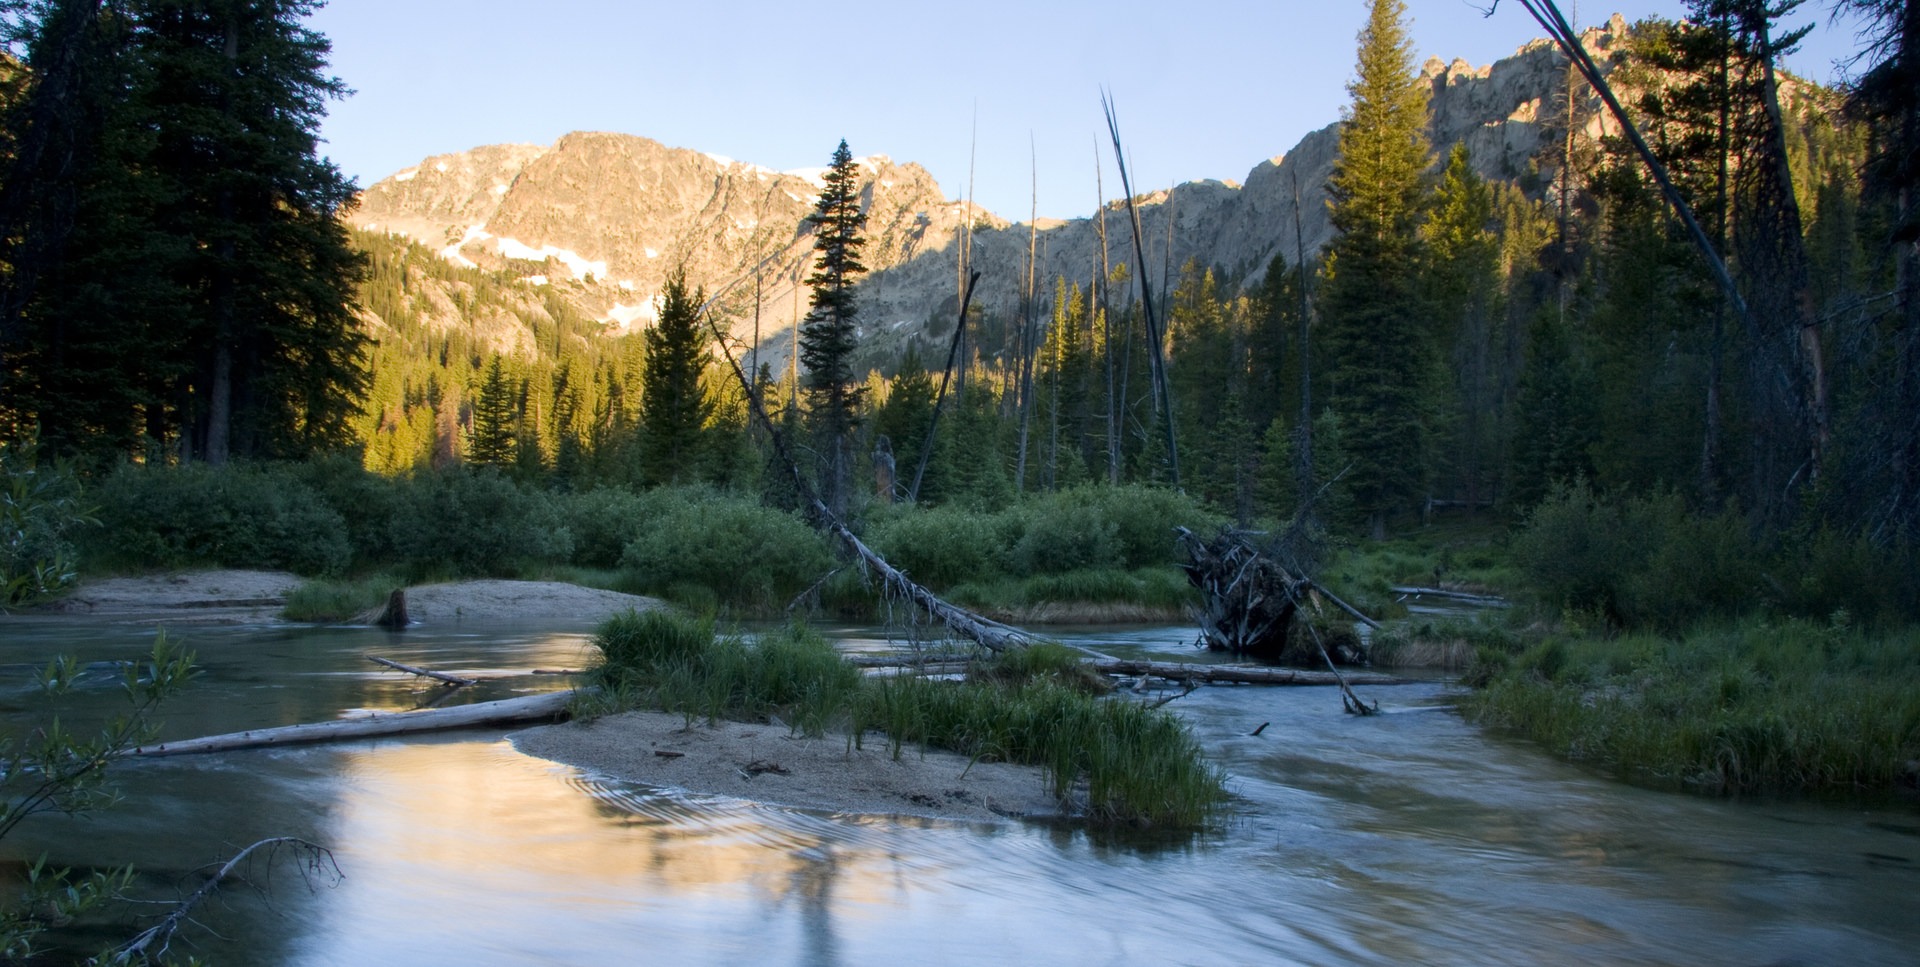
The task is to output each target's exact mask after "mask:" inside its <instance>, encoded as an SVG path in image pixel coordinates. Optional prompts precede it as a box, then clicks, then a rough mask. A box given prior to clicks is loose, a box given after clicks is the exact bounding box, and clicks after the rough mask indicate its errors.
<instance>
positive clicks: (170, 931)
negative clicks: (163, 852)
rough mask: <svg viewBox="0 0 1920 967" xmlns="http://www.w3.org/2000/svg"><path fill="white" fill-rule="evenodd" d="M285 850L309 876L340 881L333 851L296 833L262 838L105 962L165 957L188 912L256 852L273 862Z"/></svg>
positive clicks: (138, 960)
mask: <svg viewBox="0 0 1920 967" xmlns="http://www.w3.org/2000/svg"><path fill="white" fill-rule="evenodd" d="M282 850H291V851H293V852H295V853H297V854H298V855H299V859H300V866H301V869H302V870H303V871H304V872H305V874H306V875H308V876H313V875H319V874H330V875H331V876H332V878H333V879H334V880H335V881H336V882H338V881H339V879H340V876H341V874H340V865H339V864H338V863H336V862H334V859H333V851H332V850H330V849H327V848H326V847H324V846H319V845H316V844H313V843H309V842H307V841H306V840H304V839H299V838H297V837H293V836H275V837H273V838H271V839H263V840H261V841H259V842H257V843H254V844H253V845H252V846H249V847H247V848H246V849H243V850H241V851H240V852H238V853H235V854H234V855H233V858H232V859H229V860H227V861H226V862H225V863H222V864H221V865H220V868H219V869H218V870H216V871H215V872H214V874H213V875H212V876H210V877H208V878H207V882H205V883H203V884H201V885H200V888H199V889H197V890H195V891H193V892H192V893H189V894H187V897H186V899H184V900H181V901H180V902H179V903H176V904H174V907H173V910H172V912H170V913H168V914H167V915H166V916H165V917H162V918H161V919H160V922H159V923H156V924H154V925H153V926H151V927H148V928H147V929H145V930H142V931H140V933H138V934H137V935H135V936H134V938H133V939H132V940H129V941H127V942H126V943H124V944H121V945H120V946H118V947H116V948H114V950H113V952H112V953H111V954H108V955H107V959H106V963H109V964H135V963H139V964H145V963H152V962H154V961H156V960H159V959H160V958H162V957H165V956H166V953H167V947H168V946H170V945H171V944H172V943H173V935H174V934H175V933H176V932H178V931H179V929H180V925H181V924H183V923H186V922H187V920H188V916H187V915H188V914H190V913H192V912H193V908H194V907H196V906H198V905H199V904H200V901H202V900H205V899H206V898H207V897H209V896H212V895H213V892H214V891H215V890H217V889H219V888H220V884H221V883H223V882H225V881H226V880H227V878H228V877H230V876H233V875H234V873H235V872H236V871H237V870H239V869H240V867H241V866H242V865H244V864H245V863H246V862H247V860H248V858H250V857H251V856H253V854H255V853H257V852H261V851H265V852H266V854H267V857H268V861H269V862H271V861H272V858H273V856H274V854H277V853H279V852H280V851H282Z"/></svg>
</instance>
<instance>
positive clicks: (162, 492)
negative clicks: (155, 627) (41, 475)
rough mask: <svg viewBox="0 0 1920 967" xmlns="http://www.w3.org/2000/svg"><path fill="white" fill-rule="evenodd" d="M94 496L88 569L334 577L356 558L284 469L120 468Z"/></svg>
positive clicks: (341, 527)
mask: <svg viewBox="0 0 1920 967" xmlns="http://www.w3.org/2000/svg"><path fill="white" fill-rule="evenodd" d="M93 496H94V499H95V500H97V501H98V502H99V504H100V522H101V524H102V525H103V526H102V527H100V528H99V529H97V530H96V531H94V532H93V533H91V534H89V535H88V539H87V541H86V543H85V544H84V545H83V550H84V551H85V553H86V556H87V559H88V561H89V562H90V563H91V564H95V565H104V566H106V567H110V568H111V567H122V568H181V567H195V566H202V567H205V566H221V567H243V568H275V569H285V570H289V571H294V572H297V573H300V574H335V573H339V572H340V571H342V570H344V569H345V568H346V567H347V564H348V563H349V562H350V561H351V559H352V556H353V548H352V545H351V544H350V543H349V542H348V539H347V525H346V521H345V519H344V518H342V517H341V516H340V514H339V513H338V512H337V511H335V510H334V509H333V508H332V507H330V506H328V505H327V504H326V502H325V501H324V500H322V499H321V497H320V495H319V494H318V493H317V492H315V491H314V489H313V488H312V487H311V486H309V485H308V484H307V483H306V481H304V480H302V479H301V477H300V475H299V472H298V470H297V468H294V467H290V466H285V465H273V464H260V465H254V464H227V465H225V466H220V467H210V466H207V465H204V464H189V465H186V466H181V467H159V466H136V465H127V466H123V467H121V468H120V469H119V470H117V471H115V472H114V473H113V474H112V475H111V476H109V477H108V478H106V480H105V481H103V482H102V483H101V484H100V485H99V488H98V489H97V490H96V491H95V493H94V495H93Z"/></svg>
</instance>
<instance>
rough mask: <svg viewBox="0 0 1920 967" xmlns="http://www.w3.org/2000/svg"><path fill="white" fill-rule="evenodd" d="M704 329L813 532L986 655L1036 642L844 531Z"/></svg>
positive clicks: (717, 334) (735, 366)
mask: <svg viewBox="0 0 1920 967" xmlns="http://www.w3.org/2000/svg"><path fill="white" fill-rule="evenodd" d="M725 291H726V290H725V289H722V290H721V292H722V293H724V292H725ZM718 298H719V296H718V295H716V296H714V299H718ZM712 305H713V299H709V300H708V301H707V304H706V305H703V306H701V307H700V312H701V314H703V315H704V314H705V313H706V311H707V308H708V307H709V306H712ZM707 326H708V328H709V329H711V330H712V332H713V339H714V343H715V344H716V345H718V346H719V347H720V349H721V355H723V356H725V357H726V360H727V365H728V367H729V368H731V369H732V370H733V375H734V378H735V379H736V380H738V381H739V383H740V388H741V389H742V390H743V391H744V392H745V395H746V400H747V409H748V411H749V412H750V413H751V414H752V416H753V419H754V421H755V422H757V423H759V425H760V428H761V429H762V431H764V432H765V433H766V435H767V439H768V440H769V441H771V442H772V444H773V453H774V459H775V460H776V461H777V462H778V463H779V465H780V466H782V467H785V468H786V471H787V473H788V476H789V479H790V482H791V483H792V485H793V492H794V493H795V494H798V495H799V497H800V503H801V505H802V506H803V507H804V508H805V509H806V510H807V515H808V517H809V518H810V519H811V520H812V522H813V524H814V526H815V527H817V528H819V529H820V530H822V531H824V532H826V534H827V535H828V536H830V537H832V538H833V539H835V540H836V541H838V542H839V543H840V545H841V546H842V547H845V548H846V550H847V553H848V554H850V555H852V556H853V558H854V559H855V560H858V561H859V562H860V563H861V565H862V566H863V567H865V568H866V569H867V571H868V573H870V574H873V575H876V576H878V577H879V579H880V585H881V587H882V588H883V589H884V590H885V591H886V593H888V594H890V595H893V596H894V597H896V598H899V599H902V600H905V601H908V602H911V603H912V604H913V605H914V606H915V607H918V608H919V609H920V610H922V611H924V612H926V613H927V616H928V617H931V618H933V619H934V620H935V621H938V622H940V623H941V624H944V625H946V626H947V628H948V629H949V630H951V631H952V632H953V633H954V634H956V635H959V636H960V637H962V638H966V639H967V640H969V641H973V642H975V643H977V644H979V645H981V646H982V647H985V648H987V649H988V650H990V651H1007V650H1010V649H1015V648H1025V647H1027V646H1028V645H1031V644H1033V643H1034V642H1035V641H1036V640H1038V639H1036V638H1034V636H1032V635H1030V634H1028V633H1027V632H1024V631H1021V630H1020V629H1019V628H1015V627H1013V626H1012V625H1004V624H1001V623H1000V622H998V621H994V620H992V619H989V618H984V617H981V616H980V615H977V614H974V613H973V612H971V611H968V610H967V609H965V608H962V607H960V606H959V605H956V604H952V603H950V602H948V601H945V600H943V599H942V598H941V597H940V596H939V595H937V594H934V593H933V592H932V591H929V590H927V589H926V588H924V587H922V586H921V585H920V584H919V583H918V582H916V581H914V580H913V579H911V578H909V577H907V574H906V572H905V571H902V570H900V569H899V568H897V567H894V566H893V565H892V564H890V563H888V562H887V559H886V558H884V557H881V556H880V554H879V552H877V551H875V550H874V549H873V548H871V547H868V546H867V544H866V542H865V541H862V540H861V539H860V536H859V535H858V534H855V533H854V532H853V530H852V529H851V528H849V527H847V525H846V522H845V521H842V520H841V519H840V516H839V515H838V514H835V513H834V512H833V510H832V509H831V508H829V507H828V506H827V504H826V501H824V500H821V499H820V495H819V493H818V492H817V491H816V490H815V489H814V487H813V484H812V482H811V481H809V480H807V475H806V473H805V472H804V471H802V470H801V469H800V462H799V461H798V460H795V459H794V456H793V452H792V451H791V450H790V449H788V446H787V440H786V435H785V434H784V433H781V432H780V427H779V426H778V425H777V424H775V423H774V422H773V418H772V417H770V416H768V415H767V410H766V407H765V406H762V405H761V403H760V399H759V397H758V396H756V395H755V394H754V392H753V382H752V381H751V380H749V379H748V378H747V374H746V373H745V372H744V371H742V370H741V369H740V361H739V360H738V359H737V358H735V357H734V354H733V350H732V348H731V347H729V346H728V345H727V339H726V336H725V335H724V334H722V333H721V331H720V325H719V323H718V322H716V321H715V320H714V319H713V318H712V317H711V316H709V317H708V318H707Z"/></svg>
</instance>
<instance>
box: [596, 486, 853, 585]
mask: <svg viewBox="0 0 1920 967" xmlns="http://www.w3.org/2000/svg"><path fill="white" fill-rule="evenodd" d="M644 496H645V497H646V498H647V500H646V505H647V507H648V523H647V526H646V528H645V529H644V531H643V532H642V533H641V534H640V536H639V537H637V538H635V539H634V540H633V541H631V542H629V543H628V544H627V547H626V550H625V551H624V552H622V553H621V555H620V567H621V568H622V569H623V570H625V571H626V572H627V573H628V575H629V576H630V578H631V582H632V586H633V587H635V588H638V589H643V590H647V591H650V592H653V593H660V592H664V591H666V590H668V589H669V588H671V587H672V586H673V585H675V584H681V583H686V584H698V585H705V586H706V587H708V588H712V589H713V590H714V591H715V592H717V593H718V594H719V595H720V596H721V597H722V599H723V600H725V601H727V602H729V603H735V604H747V605H753V606H767V605H771V604H774V603H777V601H776V599H778V598H780V597H781V596H791V595H792V594H794V593H796V592H798V591H800V590H803V589H804V588H806V586H807V585H809V584H811V583H812V582H813V581H814V580H816V579H818V578H819V577H820V576H821V575H822V574H824V573H826V571H827V570H828V569H829V568H831V567H832V566H833V555H832V554H831V553H829V552H828V550H827V545H826V542H825V540H824V539H823V538H821V537H820V535H819V534H817V533H815V532H814V531H813V529H812V528H810V527H808V526H807V525H806V524H804V523H802V522H801V521H800V519H799V518H798V517H795V516H793V515H792V514H788V513H785V512H782V511H778V510H774V509H772V508H770V507H764V506H762V505H761V504H760V502H759V501H757V500H755V499H753V498H751V497H743V496H738V495H734V494H724V493H720V492H718V491H714V490H710V489H706V488H701V487H672V488H663V489H660V490H655V491H651V492H649V493H647V494H645V495H644Z"/></svg>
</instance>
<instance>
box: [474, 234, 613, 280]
mask: <svg viewBox="0 0 1920 967" xmlns="http://www.w3.org/2000/svg"><path fill="white" fill-rule="evenodd" d="M499 248H500V254H501V255H503V256H505V257H507V258H510V259H520V260H522V261H526V262H545V261H546V260H548V259H554V260H556V261H558V262H559V263H560V264H562V265H565V266H566V267H567V268H569V269H571V270H573V277H574V278H576V279H584V278H586V277H587V276H588V275H589V274H591V275H592V276H593V277H594V278H603V277H605V276H606V274H607V263H606V262H605V261H599V262H594V261H588V260H587V259H585V258H583V257H581V256H580V255H579V254H578V253H575V252H572V251H570V250H568V249H564V248H561V247H559V246H557V245H543V246H541V247H539V248H534V247H533V246H531V245H528V244H526V243H525V242H522V241H520V240H519V239H515V238H503V239H501V240H500V242H499Z"/></svg>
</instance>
